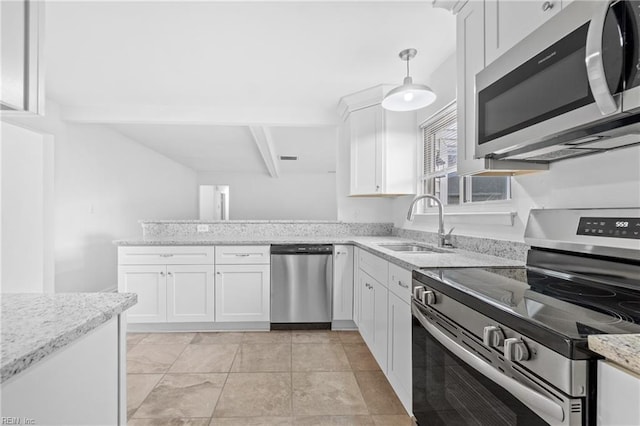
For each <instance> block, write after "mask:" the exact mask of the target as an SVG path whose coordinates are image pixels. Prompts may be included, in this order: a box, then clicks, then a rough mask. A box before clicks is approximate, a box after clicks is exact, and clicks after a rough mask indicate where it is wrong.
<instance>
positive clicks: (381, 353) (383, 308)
mask: <svg viewBox="0 0 640 426" xmlns="http://www.w3.org/2000/svg"><path fill="white" fill-rule="evenodd" d="M369 291H370V292H373V346H372V347H371V352H372V353H373V356H374V357H375V358H376V361H378V365H379V366H380V368H381V369H382V371H384V372H385V373H386V372H387V336H388V328H387V327H388V323H389V320H388V318H387V310H388V299H389V297H388V295H389V290H387V288H386V287H385V286H383V285H382V284H381V283H379V282H377V281H375V280H374V281H373V282H372V288H370V289H369Z"/></svg>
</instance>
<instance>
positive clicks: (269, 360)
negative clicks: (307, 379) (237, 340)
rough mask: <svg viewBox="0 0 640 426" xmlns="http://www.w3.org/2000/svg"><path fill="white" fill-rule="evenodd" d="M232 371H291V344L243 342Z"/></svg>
mask: <svg viewBox="0 0 640 426" xmlns="http://www.w3.org/2000/svg"><path fill="white" fill-rule="evenodd" d="M231 371H233V372H236V373H238V372H241V373H257V372H270V371H291V345H290V344H287V343H284V344H282V343H243V344H242V345H241V346H240V349H239V350H238V353H237V354H236V358H235V360H234V361H233V365H232V366H231Z"/></svg>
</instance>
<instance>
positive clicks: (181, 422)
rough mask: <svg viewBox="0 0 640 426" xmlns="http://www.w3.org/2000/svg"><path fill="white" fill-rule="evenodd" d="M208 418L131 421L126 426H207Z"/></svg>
mask: <svg viewBox="0 0 640 426" xmlns="http://www.w3.org/2000/svg"><path fill="white" fill-rule="evenodd" d="M208 424H209V418H208V417H204V418H183V419H131V420H129V421H128V422H127V426H207V425H208Z"/></svg>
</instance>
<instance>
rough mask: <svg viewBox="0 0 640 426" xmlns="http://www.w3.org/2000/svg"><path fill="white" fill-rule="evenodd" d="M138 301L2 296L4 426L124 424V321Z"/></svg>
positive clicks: (130, 297)
mask: <svg viewBox="0 0 640 426" xmlns="http://www.w3.org/2000/svg"><path fill="white" fill-rule="evenodd" d="M136 300H137V297H136V295H135V294H122V293H58V294H10V293H5V294H2V295H1V301H0V309H1V310H2V311H1V313H0V318H1V322H2V325H1V327H0V342H1V366H0V373H1V374H0V382H1V383H2V405H1V411H2V416H3V419H7V418H17V419H20V420H21V421H22V423H15V424H28V423H27V422H28V421H32V422H33V424H84V425H90V424H96V425H98V424H125V423H126V408H125V407H126V392H125V391H124V386H125V381H124V374H125V373H126V365H125V364H126V361H125V360H126V353H125V352H126V343H125V340H124V338H125V335H126V321H123V320H122V316H123V314H124V312H125V311H126V310H127V309H129V308H130V307H132V306H133V305H135V304H136Z"/></svg>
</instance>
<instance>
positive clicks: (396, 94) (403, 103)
mask: <svg viewBox="0 0 640 426" xmlns="http://www.w3.org/2000/svg"><path fill="white" fill-rule="evenodd" d="M417 53H418V51H417V50H416V49H406V50H403V51H402V52H400V54H399V56H400V59H402V60H403V61H407V76H406V77H405V78H404V82H403V83H402V86H398V87H396V88H395V89H392V90H391V91H389V93H387V94H386V96H385V97H384V99H383V100H382V108H384V109H387V110H389V111H415V110H417V109H420V108H424V107H426V106H428V105H431V104H432V103H433V101H435V100H436V94H435V93H433V90H431V89H430V88H429V87H428V86H425V85H424V84H414V83H413V79H412V78H411V76H409V61H410V60H411V59H413V58H414V57H415V56H416V54H417Z"/></svg>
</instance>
